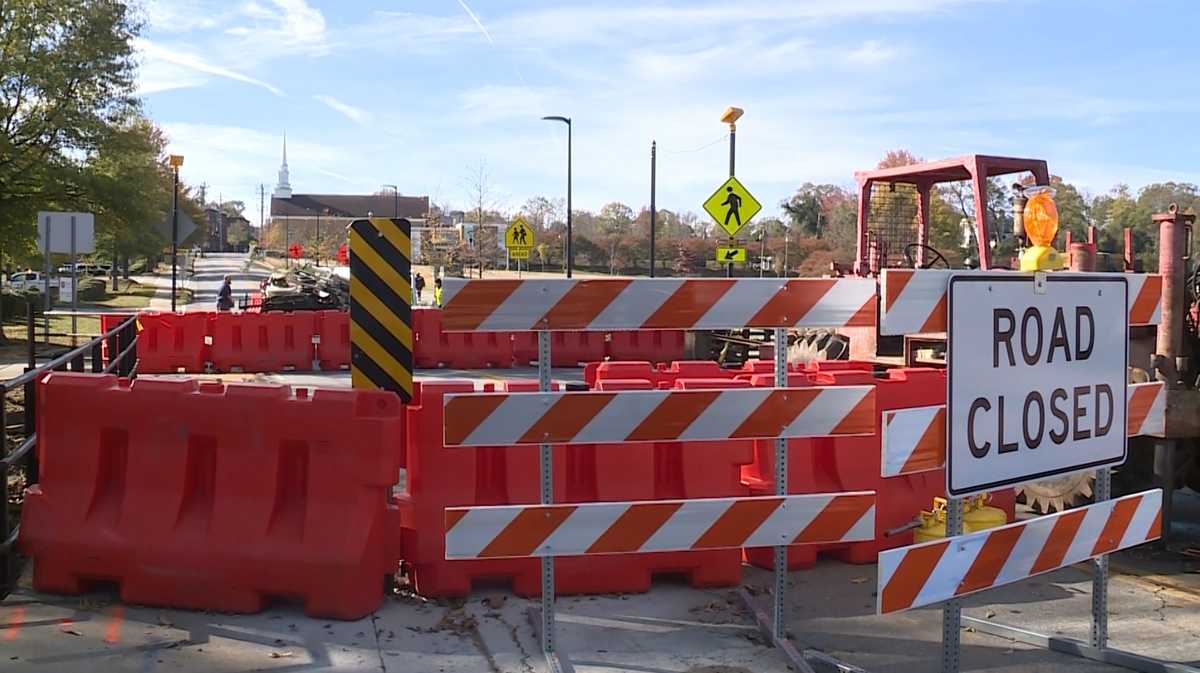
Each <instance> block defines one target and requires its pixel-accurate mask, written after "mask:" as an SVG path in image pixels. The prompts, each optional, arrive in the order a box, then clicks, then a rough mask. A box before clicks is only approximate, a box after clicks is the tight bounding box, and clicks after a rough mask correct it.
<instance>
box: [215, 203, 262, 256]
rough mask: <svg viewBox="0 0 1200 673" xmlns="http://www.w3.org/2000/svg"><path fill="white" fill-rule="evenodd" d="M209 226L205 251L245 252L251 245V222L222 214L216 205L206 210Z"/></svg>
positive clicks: (233, 215) (239, 216)
mask: <svg viewBox="0 0 1200 673" xmlns="http://www.w3.org/2000/svg"><path fill="white" fill-rule="evenodd" d="M204 219H205V222H207V224H208V240H206V241H205V242H204V249H205V250H207V251H209V252H238V251H241V252H244V251H245V250H247V249H248V246H249V243H250V236H251V229H250V220H248V219H246V218H245V217H243V216H241V215H238V214H236V213H235V214H229V213H225V212H222V211H221V209H220V208H218V207H217V206H215V205H212V206H207V207H205V208H204Z"/></svg>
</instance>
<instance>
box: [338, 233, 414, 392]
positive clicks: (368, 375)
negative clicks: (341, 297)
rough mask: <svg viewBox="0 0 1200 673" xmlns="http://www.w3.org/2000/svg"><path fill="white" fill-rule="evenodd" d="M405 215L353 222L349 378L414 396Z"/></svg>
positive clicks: (358, 384)
mask: <svg viewBox="0 0 1200 673" xmlns="http://www.w3.org/2000/svg"><path fill="white" fill-rule="evenodd" d="M409 235H410V225H409V221H408V220H406V219H403V218H401V219H388V218H385V217H372V218H370V219H365V220H355V221H354V222H351V223H350V380H351V383H352V385H353V386H354V387H355V388H377V389H383V390H391V391H394V392H396V393H397V394H399V395H400V398H401V399H402V400H404V401H405V402H408V401H409V399H411V397H412V385H413V384H412V368H413V359H412V306H411V304H412V289H411V288H410V287H409V270H410V265H411V262H410V260H411V258H412V241H411V240H410V239H409Z"/></svg>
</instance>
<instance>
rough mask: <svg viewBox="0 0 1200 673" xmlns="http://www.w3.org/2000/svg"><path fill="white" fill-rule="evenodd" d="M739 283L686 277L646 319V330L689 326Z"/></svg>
mask: <svg viewBox="0 0 1200 673" xmlns="http://www.w3.org/2000/svg"><path fill="white" fill-rule="evenodd" d="M735 283H737V281H735V280H724V281H715V280H704V281H692V280H685V281H683V284H682V285H680V286H679V287H678V288H677V289H676V290H675V292H674V293H672V294H671V296H670V297H669V298H668V299H667V300H666V301H665V302H663V303H662V305H661V306H659V307H658V309H657V310H655V311H654V313H653V314H651V316H650V317H649V318H647V319H646V322H644V323H642V327H643V328H644V329H652V328H659V329H686V328H688V327H691V326H692V325H694V324H696V321H697V320H699V319H700V318H703V317H704V314H705V313H708V311H709V309H711V308H712V307H713V304H715V303H717V300H718V299H720V298H721V297H722V296H723V295H724V294H725V293H726V292H728V291H729V289H730V288H732V287H733V286H734V284H735Z"/></svg>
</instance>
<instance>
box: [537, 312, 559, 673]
mask: <svg viewBox="0 0 1200 673" xmlns="http://www.w3.org/2000/svg"><path fill="white" fill-rule="evenodd" d="M550 383H551V382H550V332H548V331H546V330H541V331H539V332H538V390H541V391H542V392H548V391H549V390H550V388H551V385H550ZM538 452H539V456H540V459H541V485H542V487H541V491H542V497H541V500H542V504H543V505H549V504H550V503H552V502H554V453H553V451H552V450H551V446H550V445H549V444H542V445H540V446H538ZM554 635H555V634H554V557H553V556H543V557H542V651H544V652H546V653H547V654H550V653H552V652H554V649H555V648H554Z"/></svg>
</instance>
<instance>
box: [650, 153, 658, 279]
mask: <svg viewBox="0 0 1200 673" xmlns="http://www.w3.org/2000/svg"><path fill="white" fill-rule="evenodd" d="M657 172H658V142H657V141H654V140H651V141H650V277H651V278H653V277H654V266H655V264H654V262H655V261H656V260H655V258H654V232H655V230H656V229H658V226H657V224H658V211H657V209H655V207H654V192H655V177H656V174H657Z"/></svg>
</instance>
